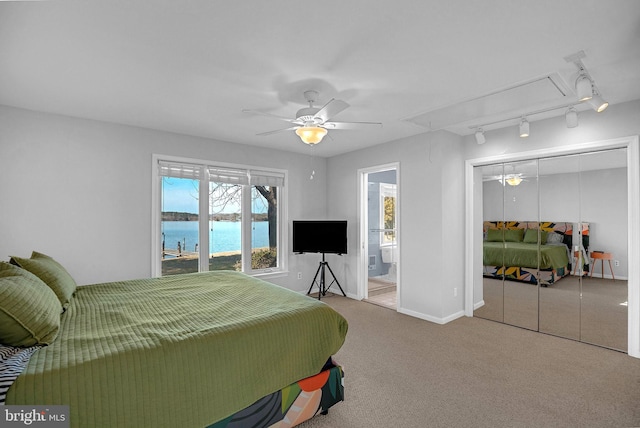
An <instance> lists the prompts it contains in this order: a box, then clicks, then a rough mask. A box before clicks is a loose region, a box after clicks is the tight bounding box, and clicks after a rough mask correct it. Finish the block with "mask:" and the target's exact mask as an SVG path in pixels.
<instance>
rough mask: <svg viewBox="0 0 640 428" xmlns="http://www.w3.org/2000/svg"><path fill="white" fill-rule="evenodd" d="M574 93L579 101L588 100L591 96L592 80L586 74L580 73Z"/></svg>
mask: <svg viewBox="0 0 640 428" xmlns="http://www.w3.org/2000/svg"><path fill="white" fill-rule="evenodd" d="M576 94H578V100H579V101H580V102H582V101H587V100H590V99H591V98H592V97H593V82H592V81H591V79H590V78H589V76H587V75H586V74H584V72H583V73H580V76H578V79H577V80H576Z"/></svg>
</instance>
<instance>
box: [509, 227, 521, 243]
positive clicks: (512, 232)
mask: <svg viewBox="0 0 640 428" xmlns="http://www.w3.org/2000/svg"><path fill="white" fill-rule="evenodd" d="M523 236H524V229H506V230H505V231H504V242H522V237H523Z"/></svg>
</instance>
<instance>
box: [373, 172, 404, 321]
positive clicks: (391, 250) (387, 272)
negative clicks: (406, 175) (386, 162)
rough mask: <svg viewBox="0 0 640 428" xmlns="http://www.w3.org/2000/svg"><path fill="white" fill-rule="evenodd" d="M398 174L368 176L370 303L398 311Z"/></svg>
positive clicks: (386, 173) (384, 173)
mask: <svg viewBox="0 0 640 428" xmlns="http://www.w3.org/2000/svg"><path fill="white" fill-rule="evenodd" d="M396 181H397V180H396V170H386V171H379V172H375V173H370V174H368V183H367V184H368V186H367V187H368V195H367V197H368V213H367V216H368V225H369V233H368V243H367V245H368V258H369V261H368V284H367V286H368V290H367V301H369V302H371V303H375V304H379V305H382V306H385V307H389V308H393V309H396V295H397V278H398V246H397V242H396V192H397V188H396V184H397V183H396Z"/></svg>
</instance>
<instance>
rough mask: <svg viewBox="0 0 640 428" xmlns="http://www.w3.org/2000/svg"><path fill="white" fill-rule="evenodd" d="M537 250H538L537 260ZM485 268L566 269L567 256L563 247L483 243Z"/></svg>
mask: <svg viewBox="0 0 640 428" xmlns="http://www.w3.org/2000/svg"><path fill="white" fill-rule="evenodd" d="M538 248H539V249H540V253H539V258H538ZM482 259H483V265H485V266H519V267H527V268H535V269H538V268H540V269H559V268H561V267H567V265H568V264H569V256H568V255H567V247H566V246H565V245H540V246H539V247H538V245H537V244H525V243H522V242H487V241H485V242H484V250H483V253H482Z"/></svg>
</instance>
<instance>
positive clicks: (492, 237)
mask: <svg viewBox="0 0 640 428" xmlns="http://www.w3.org/2000/svg"><path fill="white" fill-rule="evenodd" d="M487 241H489V242H502V230H500V229H488V230H487Z"/></svg>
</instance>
